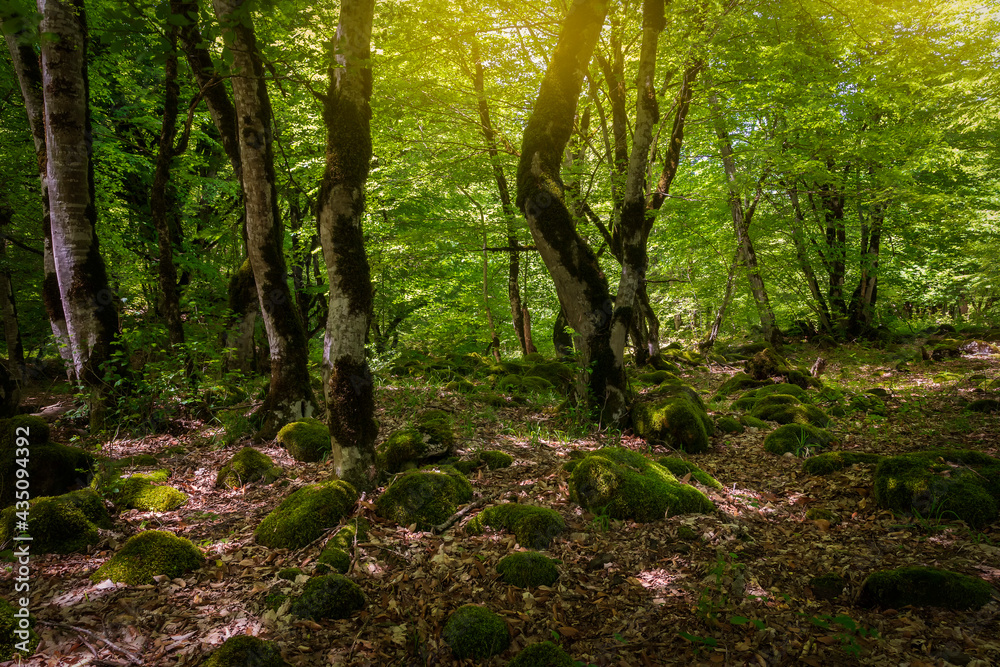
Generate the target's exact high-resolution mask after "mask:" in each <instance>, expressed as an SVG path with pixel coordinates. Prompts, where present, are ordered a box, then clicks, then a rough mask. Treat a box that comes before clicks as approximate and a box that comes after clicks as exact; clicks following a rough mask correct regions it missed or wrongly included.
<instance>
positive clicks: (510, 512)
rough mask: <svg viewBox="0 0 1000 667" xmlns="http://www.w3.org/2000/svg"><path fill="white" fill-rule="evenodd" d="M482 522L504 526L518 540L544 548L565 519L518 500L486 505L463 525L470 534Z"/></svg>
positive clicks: (527, 544) (548, 510)
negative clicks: (516, 501)
mask: <svg viewBox="0 0 1000 667" xmlns="http://www.w3.org/2000/svg"><path fill="white" fill-rule="evenodd" d="M486 526H488V527H490V528H494V529H502V530H508V531H510V532H512V533H514V536H515V537H516V538H517V541H518V544H520V545H521V546H522V547H529V548H532V549H547V548H548V546H549V545H550V544H551V543H552V540H553V539H554V538H555V537H556V536H557V535H559V534H560V533H562V532H563V531H564V530H566V522H565V521H563V518H562V517H561V516H559V513H558V512H556V511H555V510H553V509H549V508H547V507H536V506H535V505H522V504H519V503H506V504H504V505H494V506H493V507H488V508H486V509H485V510H483V511H482V512H480V513H479V514H477V515H476V516H475V517H473V519H472V520H471V521H469V523H468V524H466V526H465V529H466V531H467V532H469V533H470V534H479V533H481V532H482V531H483V528H484V527H486Z"/></svg>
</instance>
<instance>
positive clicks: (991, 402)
mask: <svg viewBox="0 0 1000 667" xmlns="http://www.w3.org/2000/svg"><path fill="white" fill-rule="evenodd" d="M965 409H966V410H970V411H972V412H988V413H994V412H1000V401H997V400H995V399H992V398H980V399H977V400H975V401H972V402H971V403H969V404H968V405H967V406H965Z"/></svg>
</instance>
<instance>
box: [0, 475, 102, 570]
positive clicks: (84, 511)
mask: <svg viewBox="0 0 1000 667" xmlns="http://www.w3.org/2000/svg"><path fill="white" fill-rule="evenodd" d="M15 526H16V513H15V508H14V507H8V508H7V509H6V510H4V512H3V514H2V516H0V543H4V542H6V541H7V540H9V539H11V538H12V537H14V535H15ZM110 527H111V519H110V517H109V516H108V511H107V510H106V509H105V507H104V501H102V500H101V498H100V496H98V495H97V493H96V492H95V491H94V490H93V489H80V490H78V491H73V492H72V493H67V494H64V495H61V496H56V497H54V498H36V499H34V500H32V501H31V504H30V507H29V509H28V533H29V534H30V535H31V537H32V542H31V550H32V552H35V553H55V554H68V553H74V552H85V551H86V550H87V546H88V545H93V544H97V543H98V541H99V540H100V538H99V537H98V533H97V529H98V528H110Z"/></svg>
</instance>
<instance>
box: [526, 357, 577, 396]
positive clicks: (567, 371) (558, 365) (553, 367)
mask: <svg viewBox="0 0 1000 667" xmlns="http://www.w3.org/2000/svg"><path fill="white" fill-rule="evenodd" d="M574 373H575V371H574V369H573V367H572V366H570V365H568V364H564V363H562V362H559V361H545V362H542V363H538V364H535V365H534V366H531V367H529V368H528V369H527V370H526V371H525V372H524V377H526V378H542V379H543V380H545V381H547V382H548V383H549V384H551V385H552V386H553V387H556V388H557V389H559V390H561V391H566V390H567V389H569V388H570V387H571V386H572V385H573V375H574Z"/></svg>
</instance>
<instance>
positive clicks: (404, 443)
mask: <svg viewBox="0 0 1000 667" xmlns="http://www.w3.org/2000/svg"><path fill="white" fill-rule="evenodd" d="M377 455H378V460H379V467H380V468H381V469H382V470H385V471H386V472H391V473H395V472H399V471H401V470H407V469H410V468H416V467H417V466H418V465H420V464H421V463H426V462H428V461H431V460H433V459H435V458H439V457H441V456H445V455H447V451H439V450H436V449H435V450H430V451H429V448H428V446H427V441H426V436H425V435H424V434H423V433H421V432H420V431H418V430H417V429H415V428H404V429H401V430H399V431H395V432H394V433H392V434H390V435H389V437H388V439H387V440H386V441H385V442H384V443H382V444H381V445H379V447H378V451H377Z"/></svg>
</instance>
